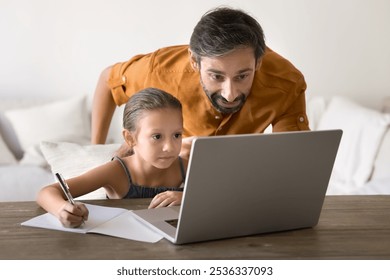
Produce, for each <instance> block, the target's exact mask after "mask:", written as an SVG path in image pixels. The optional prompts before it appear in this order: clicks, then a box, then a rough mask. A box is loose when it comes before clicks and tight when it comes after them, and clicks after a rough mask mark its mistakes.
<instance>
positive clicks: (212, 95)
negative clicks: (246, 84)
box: [200, 80, 246, 114]
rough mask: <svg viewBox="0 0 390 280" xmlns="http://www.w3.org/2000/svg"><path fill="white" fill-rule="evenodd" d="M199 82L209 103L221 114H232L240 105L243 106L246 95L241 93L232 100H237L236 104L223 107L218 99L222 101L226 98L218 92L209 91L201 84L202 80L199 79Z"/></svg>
mask: <svg viewBox="0 0 390 280" xmlns="http://www.w3.org/2000/svg"><path fill="white" fill-rule="evenodd" d="M200 83H201V84H202V87H203V90H204V92H205V93H206V95H207V97H208V98H209V100H210V102H211V104H212V105H213V107H214V108H215V109H216V110H217V111H218V112H220V113H221V114H234V113H236V112H238V111H239V110H240V109H241V108H242V106H244V103H245V100H246V95H245V94H243V93H241V95H240V96H238V97H236V99H234V101H233V102H238V103H237V105H236V106H234V107H223V106H222V105H221V104H220V103H218V101H221V102H222V103H224V102H227V100H226V99H225V98H224V97H223V96H222V95H221V93H220V92H218V91H216V92H210V91H209V90H207V89H206V87H205V85H204V84H203V81H202V80H201V81H200ZM233 102H231V103H233Z"/></svg>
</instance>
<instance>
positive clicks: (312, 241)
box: [0, 196, 390, 260]
mask: <svg viewBox="0 0 390 280" xmlns="http://www.w3.org/2000/svg"><path fill="white" fill-rule="evenodd" d="M88 203H91V204H98V205H104V206H112V207H122V208H127V209H142V208H146V206H147V205H148V204H149V200H148V199H130V200H98V201H88ZM43 213H44V211H43V210H42V209H41V208H40V207H38V206H37V204H36V203H35V202H3V203H0V259H3V260H4V259H8V260H19V259H25V260H28V259H36V260H48V259H61V260H62V259H88V260H91V259H104V260H110V259H111V260H117V259H138V260H145V259H197V260H201V259H268V260H277V259H283V260H287V259H288V260H289V259H304V260H306V259H317V260H320V259H328V260H331V259H350V260H353V259H382V260H385V259H386V260H388V259H390V196H328V197H326V199H325V203H324V207H323V211H322V213H321V218H320V221H319V224H318V225H317V226H316V227H314V228H309V229H301V230H293V231H286V232H279V233H271V234H261V235H256V236H249V237H241V238H232V239H225V240H217V241H209V242H201V243H195V244H187V245H173V244H171V243H170V242H169V241H167V240H165V239H163V240H161V241H159V242H157V243H154V244H153V243H143V242H137V241H132V240H126V239H121V238H116V237H111V236H105V235H98V234H78V233H70V232H62V231H54V230H47V229H40V228H32V227H24V226H21V225H20V223H21V222H23V221H26V220H28V219H30V218H32V217H35V216H37V215H40V214H43Z"/></svg>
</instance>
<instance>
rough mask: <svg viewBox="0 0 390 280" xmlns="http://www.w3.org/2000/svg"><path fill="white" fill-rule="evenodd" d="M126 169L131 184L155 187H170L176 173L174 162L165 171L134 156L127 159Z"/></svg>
mask: <svg viewBox="0 0 390 280" xmlns="http://www.w3.org/2000/svg"><path fill="white" fill-rule="evenodd" d="M128 159H129V161H128V167H129V169H130V173H131V178H132V180H133V183H135V184H137V185H143V186H150V187H157V186H163V185H165V186H171V185H172V182H173V181H176V180H172V179H174V178H175V177H176V176H175V174H176V173H177V170H178V169H176V164H177V163H176V161H175V162H174V163H173V164H172V165H171V166H170V167H168V168H166V169H160V168H157V167H155V166H153V165H151V164H150V163H147V162H145V161H144V160H143V159H142V158H140V157H137V156H136V155H135V154H133V155H132V156H130V157H128Z"/></svg>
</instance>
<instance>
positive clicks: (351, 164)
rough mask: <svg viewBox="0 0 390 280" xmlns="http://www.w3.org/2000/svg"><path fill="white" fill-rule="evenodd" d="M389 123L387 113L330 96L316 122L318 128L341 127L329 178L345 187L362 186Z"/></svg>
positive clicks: (369, 173)
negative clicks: (336, 151)
mask: <svg viewBox="0 0 390 280" xmlns="http://www.w3.org/2000/svg"><path fill="white" fill-rule="evenodd" d="M389 123H390V115H388V114H383V113H381V112H379V111H375V110H372V109H369V108H365V107H363V106H361V105H359V104H357V103H355V102H353V101H352V100H349V99H346V98H343V97H339V96H336V97H333V98H332V99H331V100H330V102H329V104H328V106H327V108H326V110H325V112H324V114H323V115H322V117H321V119H320V121H319V124H318V130H325V129H342V130H343V136H342V139H341V143H340V147H339V150H338V154H337V157H336V161H335V164H334V168H333V173H332V178H331V180H336V181H338V182H340V183H341V184H343V185H346V186H356V187H361V186H362V185H364V184H365V183H366V182H367V180H368V179H369V178H370V176H371V173H372V171H373V164H374V160H375V157H376V155H377V151H378V148H379V145H380V143H381V141H382V137H383V135H384V133H385V131H386V129H387V127H388V125H389ZM330 191H331V190H330ZM346 191H347V190H346Z"/></svg>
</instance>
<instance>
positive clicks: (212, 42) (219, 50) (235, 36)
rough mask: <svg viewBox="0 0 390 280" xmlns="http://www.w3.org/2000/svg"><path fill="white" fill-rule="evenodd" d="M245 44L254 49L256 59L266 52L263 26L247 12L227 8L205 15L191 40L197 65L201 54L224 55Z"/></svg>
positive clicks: (209, 55)
mask: <svg viewBox="0 0 390 280" xmlns="http://www.w3.org/2000/svg"><path fill="white" fill-rule="evenodd" d="M243 47H251V48H253V50H254V55H255V59H256V61H257V60H258V59H259V58H260V57H261V56H262V55H263V54H264V52H265V40H264V33H263V29H262V28H261V26H260V24H259V23H258V22H257V20H256V19H254V18H253V17H251V16H250V15H248V14H247V13H245V12H244V11H242V10H237V9H232V8H227V7H219V8H216V9H213V10H210V11H208V12H207V13H206V14H204V15H203V16H202V18H201V19H200V21H199V22H198V24H197V25H196V26H195V28H194V31H193V33H192V36H191V39H190V49H191V51H192V52H193V54H194V55H195V59H196V61H197V63H198V64H199V63H200V59H201V57H216V56H223V55H225V54H228V53H229V52H231V51H234V50H235V49H238V48H243Z"/></svg>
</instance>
